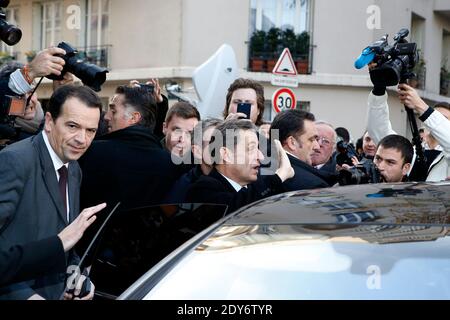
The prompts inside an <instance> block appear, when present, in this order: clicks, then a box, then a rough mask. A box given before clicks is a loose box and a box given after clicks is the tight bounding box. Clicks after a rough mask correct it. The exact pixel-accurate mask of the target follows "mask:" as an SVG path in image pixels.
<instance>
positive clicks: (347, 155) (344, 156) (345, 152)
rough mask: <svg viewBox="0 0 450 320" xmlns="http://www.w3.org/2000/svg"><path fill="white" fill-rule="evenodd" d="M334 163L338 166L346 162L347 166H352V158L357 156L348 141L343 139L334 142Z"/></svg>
mask: <svg viewBox="0 0 450 320" xmlns="http://www.w3.org/2000/svg"><path fill="white" fill-rule="evenodd" d="M336 151H337V154H336V163H337V164H338V165H340V166H342V165H343V164H348V165H349V166H353V162H352V158H353V157H358V154H357V153H356V150H355V148H354V147H353V145H351V144H350V143H347V142H345V141H344V140H340V141H338V143H337V144H336Z"/></svg>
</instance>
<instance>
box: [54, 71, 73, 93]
mask: <svg viewBox="0 0 450 320" xmlns="http://www.w3.org/2000/svg"><path fill="white" fill-rule="evenodd" d="M74 82H75V77H74V76H73V74H71V73H70V72H66V73H65V74H64V77H63V79H62V80H53V92H55V91H56V89H58V88H59V87H62V86H64V85H66V84H73V83H74Z"/></svg>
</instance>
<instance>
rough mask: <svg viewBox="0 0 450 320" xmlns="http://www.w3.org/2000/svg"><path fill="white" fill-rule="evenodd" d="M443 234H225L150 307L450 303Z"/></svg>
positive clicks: (153, 295)
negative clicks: (250, 302)
mask: <svg viewBox="0 0 450 320" xmlns="http://www.w3.org/2000/svg"><path fill="white" fill-rule="evenodd" d="M447 234H448V229H447V227H445V226H396V225H370V226H367V225H366V226H358V225H352V226H350V225H347V226H345V225H282V226H280V225H260V226H257V225H254V226H249V225H246V226H224V227H222V228H220V229H218V230H217V232H216V233H215V234H214V235H213V236H212V237H210V238H209V239H207V240H206V241H204V242H203V243H201V244H200V245H199V246H197V247H196V249H195V250H193V251H192V252H191V253H190V254H189V255H188V256H186V257H185V258H184V259H183V260H181V261H180V262H179V263H178V264H177V265H176V266H175V267H174V268H173V269H172V270H171V272H170V273H168V274H167V275H166V277H165V278H164V279H163V280H162V281H160V282H159V283H158V284H157V285H156V286H155V287H153V289H152V290H151V291H150V292H149V293H148V294H147V295H146V297H145V299H449V298H450V239H449V237H448V236H447Z"/></svg>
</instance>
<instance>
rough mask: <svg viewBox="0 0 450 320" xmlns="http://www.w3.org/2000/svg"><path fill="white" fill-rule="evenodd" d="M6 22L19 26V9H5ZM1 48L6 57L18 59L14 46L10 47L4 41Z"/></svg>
mask: <svg viewBox="0 0 450 320" xmlns="http://www.w3.org/2000/svg"><path fill="white" fill-rule="evenodd" d="M5 14H6V21H8V23H9V24H12V25H15V26H17V27H18V26H19V8H14V7H9V8H7V9H5ZM0 43H1V47H0V51H1V52H2V54H4V55H8V56H9V57H16V51H15V47H14V46H8V45H7V44H6V43H4V42H3V41H0Z"/></svg>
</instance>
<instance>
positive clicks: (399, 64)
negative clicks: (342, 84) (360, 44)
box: [355, 29, 419, 87]
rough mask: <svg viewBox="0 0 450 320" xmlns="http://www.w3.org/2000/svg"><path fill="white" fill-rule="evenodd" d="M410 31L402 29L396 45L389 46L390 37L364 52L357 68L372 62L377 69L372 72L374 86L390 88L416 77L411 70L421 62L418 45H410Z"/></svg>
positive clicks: (357, 62)
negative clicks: (408, 39)
mask: <svg viewBox="0 0 450 320" xmlns="http://www.w3.org/2000/svg"><path fill="white" fill-rule="evenodd" d="M408 34H409V30H408V29H401V30H400V31H399V32H398V33H397V34H396V35H395V36H394V41H395V42H394V44H393V45H389V43H388V35H387V34H386V35H384V36H383V37H382V38H381V39H380V40H378V41H376V42H375V43H373V44H372V45H370V46H368V47H367V48H365V49H364V50H363V52H362V53H361V55H360V56H359V57H358V59H356V61H355V67H356V68H357V69H361V68H363V67H364V66H366V65H367V64H369V63H371V62H375V63H377V67H375V68H373V69H372V70H370V80H371V81H372V83H373V84H374V86H380V87H390V86H395V85H397V84H399V83H400V82H406V80H407V79H409V78H411V77H413V76H414V74H413V73H412V72H411V70H412V69H413V68H414V66H415V65H416V63H417V61H419V54H418V52H417V44H415V43H408V41H406V39H405V38H406V37H407V36H408Z"/></svg>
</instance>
